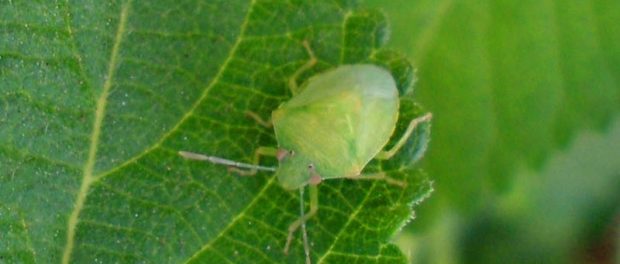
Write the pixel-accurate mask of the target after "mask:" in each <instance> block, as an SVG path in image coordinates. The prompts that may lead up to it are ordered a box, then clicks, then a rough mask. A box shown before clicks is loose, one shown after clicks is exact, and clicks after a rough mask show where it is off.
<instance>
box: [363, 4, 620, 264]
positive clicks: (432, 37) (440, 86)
mask: <svg viewBox="0 0 620 264" xmlns="http://www.w3.org/2000/svg"><path fill="white" fill-rule="evenodd" d="M364 2H365V4H366V5H367V6H372V7H379V8H381V9H383V10H384V11H385V12H386V13H387V14H388V15H389V17H390V22H391V24H392V29H393V31H392V36H391V37H392V41H391V42H390V43H389V45H392V46H393V47H396V48H398V49H400V50H404V51H406V52H407V54H408V55H409V56H410V59H411V60H412V61H414V62H415V66H416V67H417V68H418V70H419V71H418V83H417V84H416V87H415V94H416V97H417V98H418V99H419V100H418V101H420V102H421V103H422V104H423V105H424V106H425V107H428V108H429V109H430V110H431V111H432V112H433V113H434V116H435V119H434V122H433V137H432V142H431V146H430V149H429V153H427V157H426V158H425V159H424V164H425V168H426V169H427V170H428V171H429V173H430V174H431V175H433V177H434V179H436V184H435V189H436V192H435V194H434V196H433V197H432V199H430V200H429V202H428V203H425V204H423V205H422V210H421V211H420V212H418V214H417V215H418V219H417V221H414V222H413V224H412V225H411V226H410V228H409V232H410V234H408V235H404V236H403V237H401V238H400V239H401V242H403V245H404V248H405V249H410V251H411V254H412V255H413V257H414V260H417V261H418V262H422V263H424V262H429V263H460V262H467V263H480V262H491V263H493V262H495V263H498V262H501V263H506V262H510V260H512V261H513V262H519V263H522V262H538V263H540V262H549V261H553V262H556V263H557V262H577V263H580V262H590V263H592V262H601V263H609V262H611V261H612V259H613V254H614V253H613V251H614V250H613V241H617V239H616V240H614V239H611V238H609V237H614V235H613V234H614V232H617V231H614V230H617V226H618V224H617V220H614V219H617V215H618V212H619V209H618V204H619V202H618V201H620V197H619V193H620V191H619V188H620V187H618V186H620V182H619V180H618V179H619V178H620V165H619V163H620V161H619V160H620V158H618V157H620V148H618V147H617V146H616V147H611V146H613V145H614V144H613V143H615V142H617V141H618V140H619V138H618V136H617V132H614V131H615V130H612V128H611V127H612V123H613V122H614V120H616V121H615V122H616V123H617V122H620V120H618V119H617V112H618V110H620V23H618V21H620V2H618V1H612V0H603V1H577V0H571V1H530V0H527V1H516V0H509V1H498V0H497V1H494V0H486V1H454V0H441V1H435V0H416V1H411V0H392V1H380V0H365V1H364ZM594 132H596V133H600V134H602V135H596V136H594V135H593V134H592V133H594ZM584 133H585V134H584ZM614 133H616V134H614ZM582 134H584V135H582ZM592 138H598V139H596V140H595V139H592ZM584 142H585V143H584ZM602 142H603V143H602ZM556 156H557V157H556ZM580 156H581V157H582V159H581V160H580V158H579V157H580ZM595 157H596V158H595ZM561 160H565V161H561ZM614 221H616V222H614ZM614 223H615V224H614ZM613 227H615V228H613ZM610 230H611V231H610ZM604 241H612V242H609V243H608V244H611V246H603V249H601V248H600V247H597V246H596V245H607V244H605V242H604ZM595 252H598V253H595ZM593 254H594V255H597V254H598V255H601V256H599V257H591V258H589V259H588V257H586V256H591V255H593ZM519 257H521V258H519ZM617 261H618V260H617Z"/></svg>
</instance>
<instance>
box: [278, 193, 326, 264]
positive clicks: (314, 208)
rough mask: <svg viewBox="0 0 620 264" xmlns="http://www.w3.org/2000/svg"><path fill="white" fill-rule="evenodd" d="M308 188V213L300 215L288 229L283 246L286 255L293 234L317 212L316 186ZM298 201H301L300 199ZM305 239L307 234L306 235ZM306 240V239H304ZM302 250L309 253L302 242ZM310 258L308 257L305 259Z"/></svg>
mask: <svg viewBox="0 0 620 264" xmlns="http://www.w3.org/2000/svg"><path fill="white" fill-rule="evenodd" d="M302 188H303V187H302ZM309 188H310V211H309V212H308V213H307V214H302V215H301V216H300V217H299V218H298V219H297V220H295V222H293V223H292V224H291V225H290V226H289V227H288V237H287V238H286V245H285V246H284V254H286V255H288V249H289V248H290V246H291V242H292V241H293V234H294V233H295V231H297V229H298V228H299V227H300V226H302V225H305V224H306V221H307V220H308V219H310V218H311V217H313V216H314V215H315V214H316V212H317V211H318V210H319V190H318V187H317V186H316V185H309ZM299 199H303V197H300V198H299ZM306 237H307V234H306ZM306 240H307V239H306ZM304 250H307V252H310V245H307V243H305V242H304ZM308 254H309V253H308ZM309 258H310V257H309V256H308V257H307V259H309Z"/></svg>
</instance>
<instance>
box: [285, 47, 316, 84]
mask: <svg viewBox="0 0 620 264" xmlns="http://www.w3.org/2000/svg"><path fill="white" fill-rule="evenodd" d="M303 45H304V48H305V49H306V52H307V53H308V56H310V59H309V60H308V61H307V62H306V64H304V65H303V66H301V68H299V69H297V71H295V73H293V75H292V76H291V77H290V78H289V80H288V87H289V89H290V90H291V93H292V94H293V95H296V94H298V93H299V92H300V91H299V85H298V84H297V79H299V76H301V75H302V74H303V73H304V72H306V71H307V70H309V69H311V68H312V67H314V65H316V63H317V62H318V60H317V58H316V56H315V55H314V52H313V51H312V48H310V43H309V42H308V41H307V40H304V41H303Z"/></svg>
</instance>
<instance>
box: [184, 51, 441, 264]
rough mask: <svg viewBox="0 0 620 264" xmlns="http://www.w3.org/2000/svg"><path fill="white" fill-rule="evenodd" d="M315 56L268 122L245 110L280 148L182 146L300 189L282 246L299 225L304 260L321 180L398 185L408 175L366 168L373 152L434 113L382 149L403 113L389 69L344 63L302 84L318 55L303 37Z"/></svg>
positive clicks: (384, 155)
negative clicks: (222, 151) (247, 152)
mask: <svg viewBox="0 0 620 264" xmlns="http://www.w3.org/2000/svg"><path fill="white" fill-rule="evenodd" d="M303 44H304V47H305V48H306V51H307V53H308V55H309V57H310V59H309V60H308V62H306V63H305V64H304V65H303V66H302V67H300V68H299V69H298V70H297V71H296V72H295V73H294V74H293V75H292V76H291V77H290V79H289V83H288V84H289V88H290V90H291V93H292V94H293V97H292V98H291V99H290V100H289V101H287V102H285V103H283V104H281V105H280V106H279V107H278V108H277V109H276V110H275V111H273V112H272V114H271V120H270V121H264V120H263V119H261V118H260V116H259V115H257V114H256V113H253V112H247V115H248V116H249V117H251V118H253V119H254V120H256V121H257V123H259V124H261V125H263V126H267V127H272V126H273V128H274V130H275V135H276V139H277V142H278V146H277V147H259V148H258V149H256V151H255V153H254V160H253V163H252V164H247V163H242V162H237V161H232V160H228V159H224V158H220V157H215V156H208V155H203V154H198V153H193V152H188V151H179V154H180V155H181V156H183V157H184V158H187V159H192V160H202V161H209V162H211V163H214V164H221V165H226V166H229V168H231V170H233V171H235V172H236V173H238V174H241V175H254V174H256V172H257V171H259V170H262V171H273V172H275V174H276V177H277V178H278V181H279V183H280V185H281V186H282V187H283V188H284V189H287V190H295V189H299V195H300V217H299V218H298V219H297V220H296V221H294V222H293V223H291V225H290V226H289V228H288V236H287V239H286V244H285V246H284V253H285V254H288V250H289V247H290V245H291V242H292V240H293V234H294V232H295V231H296V230H297V229H299V228H300V227H301V229H302V238H303V245H304V252H305V257H306V263H311V259H310V245H309V243H308V236H307V232H306V230H305V223H306V221H307V220H308V219H310V218H311V217H313V216H314V215H315V214H316V212H317V210H318V207H319V206H318V204H319V199H318V190H317V185H318V184H319V183H321V182H322V181H323V180H327V179H339V178H349V179H374V180H385V181H386V182H388V183H390V184H394V185H398V186H405V184H406V183H405V182H404V181H400V180H396V179H392V178H390V177H388V176H387V175H385V173H382V172H380V173H374V174H362V170H363V169H364V167H365V166H366V164H368V162H369V161H370V160H372V159H390V158H391V157H392V156H393V155H394V154H396V153H397V152H398V150H399V149H400V148H401V147H402V146H403V145H404V144H405V143H406V142H407V139H408V138H409V137H410V136H411V135H412V133H413V131H414V130H415V128H416V126H417V125H418V124H420V123H422V122H427V121H429V120H430V119H431V118H432V115H431V114H430V113H427V114H425V115H423V116H421V117H418V118H416V119H413V120H412V121H411V122H410V123H409V126H408V127H407V129H406V131H405V133H404V134H403V135H402V136H401V137H400V139H399V140H398V141H397V142H396V144H395V145H394V146H393V147H392V148H391V149H388V150H383V148H384V147H385V145H386V144H387V143H388V141H389V139H390V137H391V136H392V134H393V132H394V129H395V127H396V122H397V120H398V108H399V94H398V89H397V88H396V83H395V81H394V78H393V77H392V75H391V74H390V73H389V72H388V71H387V70H385V69H383V68H381V67H378V66H375V65H371V64H353V65H342V66H338V67H336V68H335V69H332V70H329V71H326V72H323V73H320V74H317V75H315V76H313V77H311V78H310V79H308V81H306V82H305V83H304V84H303V85H302V86H301V87H300V86H298V84H297V79H298V78H299V76H300V75H301V74H302V73H304V72H305V71H307V70H309V69H311V68H312V67H313V66H314V65H315V64H316V63H317V59H316V57H315V55H314V53H313V52H312V49H310V46H309V44H308V42H306V41H304V42H303ZM260 156H272V157H276V158H277V160H278V162H279V166H278V167H267V166H261V165H259V159H260ZM306 186H309V189H310V211H309V212H307V213H306V212H304V203H303V197H304V188H305V187H306Z"/></svg>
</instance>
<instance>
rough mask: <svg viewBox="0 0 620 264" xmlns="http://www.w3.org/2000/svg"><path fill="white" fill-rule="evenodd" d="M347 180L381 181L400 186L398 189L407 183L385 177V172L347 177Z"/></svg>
mask: <svg viewBox="0 0 620 264" xmlns="http://www.w3.org/2000/svg"><path fill="white" fill-rule="evenodd" d="M347 179H352V180H382V181H385V182H387V183H388V184H392V185H396V186H400V187H405V186H407V182H405V181H401V180H397V179H394V178H391V177H389V176H387V175H386V174H385V172H378V173H373V174H358V175H356V176H349V177H347Z"/></svg>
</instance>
